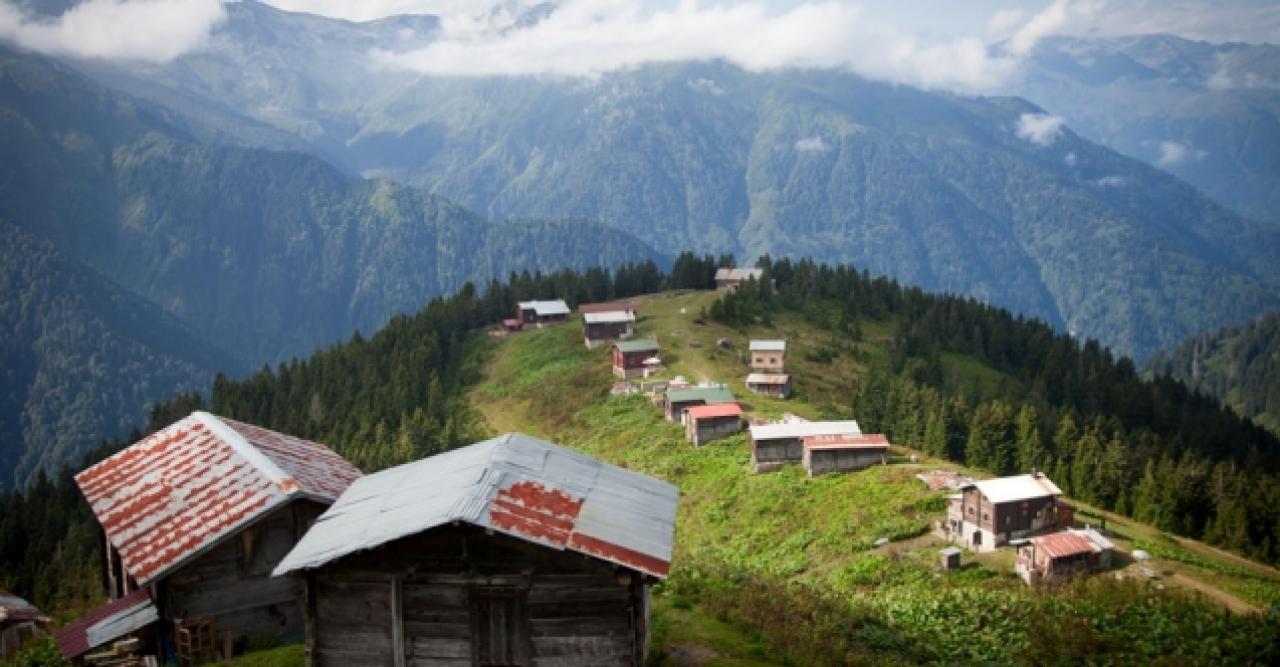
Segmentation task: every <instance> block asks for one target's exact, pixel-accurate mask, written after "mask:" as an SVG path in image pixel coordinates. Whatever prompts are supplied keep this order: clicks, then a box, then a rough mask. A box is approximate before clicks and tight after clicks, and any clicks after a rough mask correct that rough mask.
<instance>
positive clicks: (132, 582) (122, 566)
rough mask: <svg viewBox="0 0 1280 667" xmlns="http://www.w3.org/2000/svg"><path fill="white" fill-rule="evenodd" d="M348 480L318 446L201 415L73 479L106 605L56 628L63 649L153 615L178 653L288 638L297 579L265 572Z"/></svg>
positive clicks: (295, 613) (338, 460) (297, 622)
mask: <svg viewBox="0 0 1280 667" xmlns="http://www.w3.org/2000/svg"><path fill="white" fill-rule="evenodd" d="M359 476H360V471H359V470H357V469H356V468H355V466H353V465H351V464H350V463H348V462H347V461H346V460H345V459H343V458H342V457H341V456H339V455H337V454H335V453H334V452H333V451H331V450H330V449H329V448H327V447H325V446H324V445H320V444H317V443H314V442H310V441H307V440H302V439H300V438H295V437H292V436H288V435H283V434H280V433H276V432H274V431H269V430H267V429H263V428H259V427H257V426H252V425H250V424H244V423H241V422H237V421H233V420H230V419H226V418H222V417H217V416H214V415H211V414H208V413H206V412H194V413H192V414H191V415H190V416H188V417H187V418H185V419H183V420H181V421H179V422H177V423H175V424H173V425H171V426H169V427H167V428H165V429H163V430H161V431H158V432H157V433H155V434H153V435H150V436H148V437H146V438H144V439H143V440H141V441H139V442H137V443H135V444H133V445H131V446H130V447H128V448H127V449H125V450H123V451H121V452H119V453H117V454H115V455H114V456H111V457H110V458H108V459H106V460H104V461H102V462H101V463H99V464H97V465H95V466H93V467H91V468H89V469H87V470H85V471H83V472H81V473H80V474H79V475H76V483H77V484H78V485H79V486H80V490H81V491H82V492H83V493H84V496H85V499H86V500H87V501H88V503H89V506H90V508H92V510H93V512H94V514H95V515H96V516H97V518H98V521H99V523H101V525H102V529H103V532H104V533H105V535H106V543H107V548H106V582H107V587H108V597H109V598H110V599H111V600H112V601H113V603H112V604H111V605H108V607H107V608H104V609H100V610H98V611H96V612H94V613H93V614H91V615H90V617H88V618H87V619H82V622H81V623H78V624H74V625H73V626H70V628H69V629H64V632H60V633H59V635H58V642H59V645H60V646H61V647H62V648H63V654H64V655H65V656H66V657H67V658H68V659H73V658H76V657H78V656H79V655H82V654H83V653H85V652H87V651H89V650H91V649H93V648H95V647H97V646H100V645H102V644H105V643H106V642H110V641H113V640H115V639H117V638H119V637H122V636H124V635H125V634H128V633H130V632H132V631H134V630H136V629H138V628H139V627H141V626H143V625H146V624H147V623H149V622H151V621H155V620H159V621H160V627H159V628H156V630H157V632H159V633H161V634H163V635H164V636H166V637H169V638H171V640H172V643H174V644H176V645H177V646H178V647H179V653H180V657H181V652H182V649H183V647H184V646H186V647H187V649H188V650H190V651H192V652H193V653H194V654H196V655H195V656H193V657H196V658H197V659H207V658H213V657H214V654H213V651H214V649H215V648H216V649H218V651H219V653H221V654H223V656H224V657H225V654H226V653H228V652H229V651H227V648H228V647H231V646H239V647H243V646H244V645H246V644H248V643H250V642H262V641H282V642H290V641H300V640H301V639H302V637H303V627H302V609H301V600H302V586H301V584H300V583H299V582H297V581H292V580H287V579H272V578H271V576H270V575H271V570H272V568H274V567H275V566H276V564H277V563H278V562H279V561H280V559H282V558H284V556H285V554H286V553H288V552H289V550H290V549H292V548H293V546H294V544H295V543H296V542H297V541H298V539H299V538H300V537H301V536H302V534H303V533H304V532H305V531H306V529H307V528H308V527H309V526H310V525H311V523H312V522H313V521H314V520H315V519H316V518H317V517H318V516H320V514H321V512H323V511H324V509H325V508H326V507H327V506H328V505H329V504H330V503H332V502H333V501H334V500H336V499H337V498H338V496H339V495H340V494H341V493H342V492H343V491H344V490H345V489H346V488H347V486H348V485H349V484H350V483H351V482H352V481H354V480H355V479H356V478H358V477H359ZM65 630H69V631H65ZM64 635H65V636H64Z"/></svg>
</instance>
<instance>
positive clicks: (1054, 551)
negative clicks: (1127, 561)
mask: <svg viewBox="0 0 1280 667" xmlns="http://www.w3.org/2000/svg"><path fill="white" fill-rule="evenodd" d="M1114 549H1115V545H1114V544H1112V543H1111V540H1108V539H1107V538H1106V537H1103V536H1102V533H1099V532H1098V531H1096V530H1094V529H1092V528H1086V529H1085V530H1075V529H1067V530H1064V531H1062V532H1058V533H1050V534H1049V535H1041V536H1039V537H1033V538H1031V539H1029V540H1027V541H1026V543H1025V544H1022V545H1019V546H1018V560H1017V565H1016V567H1017V571H1018V576H1020V577H1022V578H1023V580H1025V581H1026V582H1027V583H1029V584H1030V583H1035V582H1037V581H1049V580H1052V579H1061V578H1063V577H1072V576H1075V575H1077V574H1083V573H1087V572H1093V571H1094V570H1105V569H1108V568H1110V567H1111V552H1112V551H1113V550H1114Z"/></svg>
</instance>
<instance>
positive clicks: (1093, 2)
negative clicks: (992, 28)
mask: <svg viewBox="0 0 1280 667" xmlns="http://www.w3.org/2000/svg"><path fill="white" fill-rule="evenodd" d="M1102 6H1103V5H1102V4H1101V3H1100V2H1099V1H1098V0H1074V1H1073V0H1053V2H1052V3H1050V4H1049V6H1048V7H1045V8H1044V9H1043V10H1041V11H1040V12H1039V13H1038V14H1036V15H1035V16H1032V17H1031V19H1030V20H1028V21H1027V22H1026V23H1025V24H1023V26H1022V27H1021V28H1019V29H1018V31H1017V32H1015V33H1014V34H1013V37H1012V38H1010V39H1009V51H1010V52H1011V53H1013V54H1014V55H1017V56H1025V55H1026V54H1028V53H1030V52H1031V49H1033V48H1035V45H1036V43H1037V42H1039V41H1040V40H1042V39H1044V38H1045V37H1048V36H1050V35H1054V34H1057V33H1060V32H1063V31H1064V30H1067V29H1068V28H1070V27H1072V26H1073V25H1078V24H1081V23H1084V22H1087V21H1088V20H1089V19H1091V18H1093V17H1094V16H1095V15H1096V14H1097V13H1098V12H1099V10H1100V9H1101V8H1102ZM998 15H999V12H997V16H998ZM995 19H996V17H995V16H993V17H992V21H994V20H995Z"/></svg>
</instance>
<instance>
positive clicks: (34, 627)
mask: <svg viewBox="0 0 1280 667" xmlns="http://www.w3.org/2000/svg"><path fill="white" fill-rule="evenodd" d="M48 624H49V617H48V616H45V615H44V614H43V613H42V612H41V611H40V610H39V609H36V608H35V606H33V605H32V604H31V603H30V602H27V601H26V600H24V599H22V598H20V597H18V596H16V595H14V594H13V593H10V592H9V591H6V590H4V589H3V588H0V660H8V659H10V658H12V657H13V656H14V654H15V653H17V652H18V650H19V649H21V648H22V645H23V644H25V643H27V641H28V640H30V639H31V638H33V637H35V636H36V635H39V634H40V633H42V632H44V627H45V626H46V625H48Z"/></svg>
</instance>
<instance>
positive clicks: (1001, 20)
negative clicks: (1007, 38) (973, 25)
mask: <svg viewBox="0 0 1280 667" xmlns="http://www.w3.org/2000/svg"><path fill="white" fill-rule="evenodd" d="M1025 18H1027V12H1026V11H1024V10H1023V9H1022V8H1021V7H1014V8H1012V9H1001V10H1000V11H998V12H996V13H995V14H992V15H991V18H990V19H988V20H987V32H990V33H997V34H998V33H1003V32H1006V31H1008V30H1009V29H1010V28H1012V27H1014V26H1016V25H1019V24H1021V23H1022V21H1023V20H1024V19H1025Z"/></svg>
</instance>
